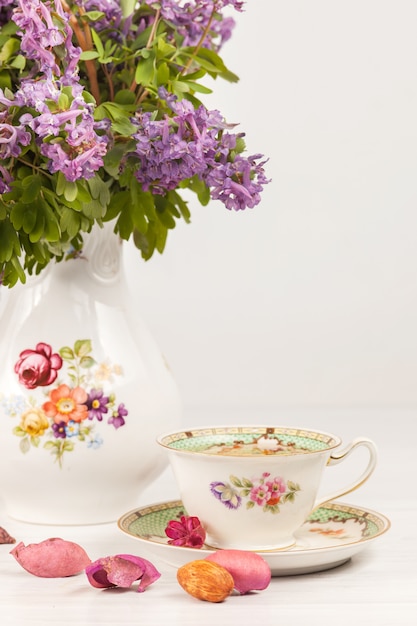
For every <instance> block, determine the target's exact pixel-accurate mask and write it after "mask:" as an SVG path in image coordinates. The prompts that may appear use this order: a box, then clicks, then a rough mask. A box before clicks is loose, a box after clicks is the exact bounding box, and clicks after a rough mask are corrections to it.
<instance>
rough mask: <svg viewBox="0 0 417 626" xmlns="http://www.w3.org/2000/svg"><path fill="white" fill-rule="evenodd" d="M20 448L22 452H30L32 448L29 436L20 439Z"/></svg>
mask: <svg viewBox="0 0 417 626" xmlns="http://www.w3.org/2000/svg"><path fill="white" fill-rule="evenodd" d="M19 448H20V450H21V452H23V454H26V453H27V452H29V450H30V441H29V437H25V438H24V439H21V440H20V444H19Z"/></svg>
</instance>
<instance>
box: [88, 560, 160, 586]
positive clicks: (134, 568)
mask: <svg viewBox="0 0 417 626" xmlns="http://www.w3.org/2000/svg"><path fill="white" fill-rule="evenodd" d="M85 573H86V574H87V578H88V580H89V583H90V584H91V585H92V586H93V587H97V588H98V589H103V588H107V587H125V588H127V587H130V586H131V585H132V584H133V583H134V582H135V581H136V580H140V583H139V586H138V591H139V592H142V591H145V589H146V588H147V587H149V585H151V584H152V583H153V582H155V580H158V578H159V577H160V576H161V574H160V573H159V572H158V570H157V569H156V567H155V566H154V565H153V564H152V563H151V562H150V561H148V560H147V559H143V558H141V557H139V556H135V555H133V554H117V555H115V556H106V557H103V558H101V559H98V560H97V561H94V563H90V564H89V565H88V566H87V567H86V568H85Z"/></svg>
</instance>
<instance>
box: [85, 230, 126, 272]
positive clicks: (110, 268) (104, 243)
mask: <svg viewBox="0 0 417 626" xmlns="http://www.w3.org/2000/svg"><path fill="white" fill-rule="evenodd" d="M82 256H83V257H84V258H85V259H87V261H88V272H89V274H90V275H91V276H92V277H93V278H95V279H96V280H100V281H103V282H112V281H114V280H116V279H118V278H119V275H120V272H121V265H122V242H121V239H120V237H119V236H118V235H116V234H115V233H114V231H113V223H112V222H108V223H105V224H104V226H103V228H100V227H99V226H97V225H95V226H93V229H92V230H91V233H89V234H88V235H86V236H85V237H84V247H83V252H82Z"/></svg>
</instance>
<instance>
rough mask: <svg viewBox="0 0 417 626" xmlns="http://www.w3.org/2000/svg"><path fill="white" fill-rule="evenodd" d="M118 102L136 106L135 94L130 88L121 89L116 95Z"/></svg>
mask: <svg viewBox="0 0 417 626" xmlns="http://www.w3.org/2000/svg"><path fill="white" fill-rule="evenodd" d="M114 101H115V103H117V104H128V105H133V106H135V94H134V93H133V91H130V89H121V90H120V91H118V92H117V93H116V95H115V97H114Z"/></svg>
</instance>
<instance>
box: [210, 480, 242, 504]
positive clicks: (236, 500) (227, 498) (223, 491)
mask: <svg viewBox="0 0 417 626" xmlns="http://www.w3.org/2000/svg"><path fill="white" fill-rule="evenodd" d="M210 491H211V493H212V494H213V496H215V497H216V498H217V499H218V500H220V502H221V503H222V504H224V505H225V506H226V507H227V508H228V509H238V508H239V507H240V505H241V503H242V498H241V497H240V495H239V494H238V493H237V491H236V490H235V489H233V487H232V486H231V485H229V483H222V482H212V483H210Z"/></svg>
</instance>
